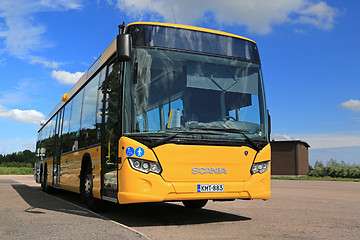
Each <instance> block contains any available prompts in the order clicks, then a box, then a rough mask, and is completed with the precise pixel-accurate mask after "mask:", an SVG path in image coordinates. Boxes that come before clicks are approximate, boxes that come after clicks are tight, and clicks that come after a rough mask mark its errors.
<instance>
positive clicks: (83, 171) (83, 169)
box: [80, 153, 92, 193]
mask: <svg viewBox="0 0 360 240" xmlns="http://www.w3.org/2000/svg"><path fill="white" fill-rule="evenodd" d="M89 165H90V166H91V167H92V161H91V156H90V154H89V153H85V154H84V155H83V157H82V160H81V170H80V193H81V191H82V190H81V185H82V183H83V181H84V178H85V175H86V170H87V167H88V166H89Z"/></svg>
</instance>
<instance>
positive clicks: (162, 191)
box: [118, 167, 271, 204]
mask: <svg viewBox="0 0 360 240" xmlns="http://www.w3.org/2000/svg"><path fill="white" fill-rule="evenodd" d="M270 179H271V176H270V169H268V170H267V171H266V172H264V173H262V174H260V173H256V174H253V175H251V176H250V178H249V180H248V181H245V182H166V181H164V179H163V178H162V177H161V176H160V175H157V174H153V173H149V174H144V173H141V172H137V171H134V170H133V169H131V168H130V167H123V168H122V169H121V173H119V192H118V201H119V203H120V204H128V203H141V202H166V201H181V200H199V199H210V200H222V199H224V200H225V199H263V200H267V199H269V198H270V195H271V190H270V181H271V180H270ZM198 184H224V192H211V193H209V192H197V185H198Z"/></svg>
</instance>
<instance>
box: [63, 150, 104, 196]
mask: <svg viewBox="0 0 360 240" xmlns="http://www.w3.org/2000/svg"><path fill="white" fill-rule="evenodd" d="M85 154H89V156H90V158H91V161H92V165H93V194H94V197H96V198H101V195H100V189H101V147H100V146H96V147H93V148H89V149H85V150H80V151H77V152H72V153H69V154H65V155H62V156H61V158H60V161H61V170H60V188H62V189H65V190H68V191H72V192H76V193H80V171H81V162H82V159H83V156H84V155H85Z"/></svg>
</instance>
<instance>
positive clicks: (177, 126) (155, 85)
mask: <svg viewBox="0 0 360 240" xmlns="http://www.w3.org/2000/svg"><path fill="white" fill-rule="evenodd" d="M133 60H134V61H133V62H132V63H128V64H127V65H126V76H125V87H124V98H123V99H124V100H123V103H124V111H123V114H124V116H123V119H124V121H123V132H124V134H125V135H129V134H131V135H144V133H146V135H147V136H151V135H154V133H157V134H159V133H166V132H176V131H183V132H184V131H195V132H196V133H197V134H200V133H201V132H204V133H205V132H209V131H210V132H213V131H216V130H217V129H219V130H220V129H232V130H239V131H242V132H244V133H246V135H247V136H248V137H249V138H251V139H253V140H258V141H266V140H267V129H266V127H267V126H266V119H265V116H266V114H265V109H266V107H265V102H264V92H263V84H262V77H261V70H260V65H258V64H255V63H251V62H248V61H242V60H234V59H229V58H225V57H217V56H216V57H215V56H205V55H198V54H193V53H187V52H179V51H171V50H159V49H151V48H136V49H134V52H133ZM129 68H130V69H129ZM221 133H222V134H204V135H205V136H204V137H205V138H211V139H217V138H218V139H229V140H235V139H242V140H243V139H244V136H243V135H242V134H236V132H235V131H221ZM155 135H156V134H155ZM200 135H201V134H200ZM184 137H194V136H191V135H190V134H184Z"/></svg>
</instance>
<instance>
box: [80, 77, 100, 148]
mask: <svg viewBox="0 0 360 240" xmlns="http://www.w3.org/2000/svg"><path fill="white" fill-rule="evenodd" d="M98 84H99V74H98V75H96V76H95V77H94V78H93V79H92V80H91V81H90V82H89V83H88V84H87V85H86V86H85V88H84V99H83V107H82V111H81V112H82V116H81V137H80V139H79V148H82V147H87V146H90V145H93V144H96V143H97V131H96V125H95V122H96V104H97V92H98V91H97V90H98Z"/></svg>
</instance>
